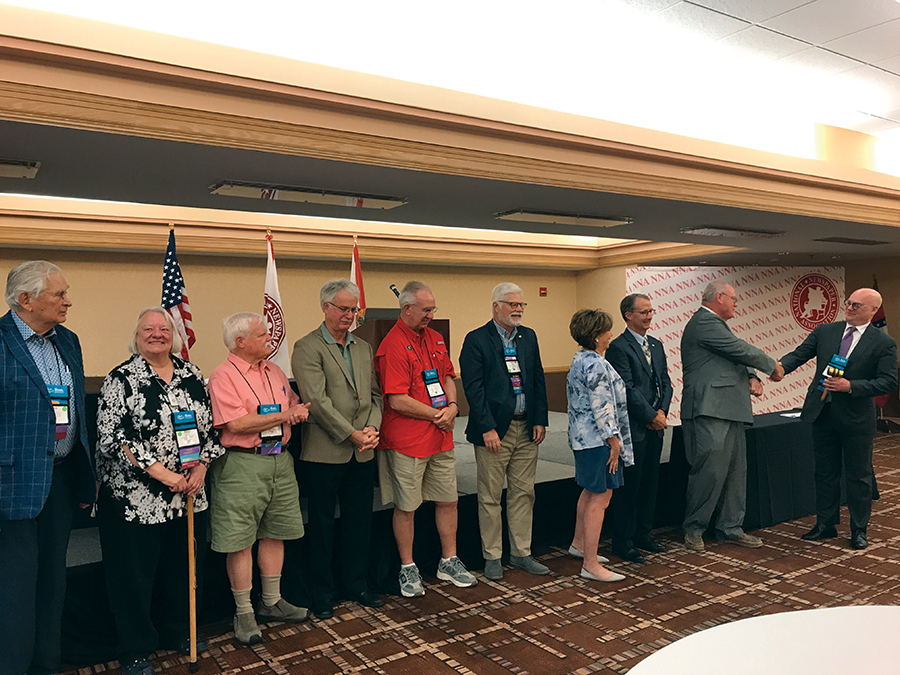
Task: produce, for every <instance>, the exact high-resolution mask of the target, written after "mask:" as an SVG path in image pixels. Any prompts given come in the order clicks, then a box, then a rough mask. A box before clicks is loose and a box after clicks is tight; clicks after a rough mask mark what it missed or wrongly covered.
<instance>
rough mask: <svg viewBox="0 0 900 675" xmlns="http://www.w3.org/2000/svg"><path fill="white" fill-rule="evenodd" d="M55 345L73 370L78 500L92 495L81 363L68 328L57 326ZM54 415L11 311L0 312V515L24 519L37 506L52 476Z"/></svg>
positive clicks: (32, 514)
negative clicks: (79, 473)
mask: <svg viewBox="0 0 900 675" xmlns="http://www.w3.org/2000/svg"><path fill="white" fill-rule="evenodd" d="M56 336H57V337H56V347H57V349H58V350H59V354H60V357H61V358H62V360H63V361H65V363H66V365H67V366H68V367H69V370H70V371H71V372H72V384H73V387H72V388H73V389H74V395H75V410H76V415H77V418H78V439H77V441H76V443H75V446H74V447H73V448H72V452H73V453H80V456H79V457H78V458H77V459H78V460H79V461H80V462H81V464H80V466H81V475H80V480H79V484H78V495H77V496H78V501H79V502H81V503H85V504H90V503H91V502H93V501H94V494H95V490H96V488H95V484H94V478H93V471H92V462H91V453H90V452H89V450H88V449H89V447H90V445H89V443H88V434H87V424H86V423H85V414H84V413H85V402H84V363H83V362H82V360H81V345H80V344H79V342H78V336H76V335H75V333H73V332H72V331H70V330H68V329H66V328H64V327H62V326H57V327H56ZM55 422H56V418H55V416H54V414H53V406H52V405H51V403H50V394H48V393H47V385H46V384H44V380H43V378H41V373H40V371H39V370H38V368H37V366H36V365H35V363H34V359H33V358H32V357H31V352H29V351H28V347H27V346H26V345H25V341H24V340H23V339H22V334H21V333H19V329H18V328H17V327H16V324H15V322H14V321H13V318H12V313H11V312H7V313H6V314H4V315H3V317H0V519H4V520H24V519H27V518H34V517H36V516H37V515H38V513H40V512H41V509H42V508H43V507H44V502H45V501H46V499H47V495H48V494H49V493H50V482H51V480H52V478H53V452H54V447H55V444H56V441H55V430H56V426H55Z"/></svg>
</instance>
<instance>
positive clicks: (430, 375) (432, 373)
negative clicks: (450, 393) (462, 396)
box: [422, 368, 447, 408]
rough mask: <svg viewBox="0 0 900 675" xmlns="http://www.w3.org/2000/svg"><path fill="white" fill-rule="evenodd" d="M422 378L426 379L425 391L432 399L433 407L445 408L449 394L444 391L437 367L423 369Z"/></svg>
mask: <svg viewBox="0 0 900 675" xmlns="http://www.w3.org/2000/svg"><path fill="white" fill-rule="evenodd" d="M422 379H424V380H425V391H427V392H428V397H429V398H430V399H431V407H432V408H443V407H444V406H446V405H447V395H446V394H445V393H444V387H443V386H442V385H441V381H440V379H439V378H438V372H437V369H436V368H429V369H428V370H423V371H422Z"/></svg>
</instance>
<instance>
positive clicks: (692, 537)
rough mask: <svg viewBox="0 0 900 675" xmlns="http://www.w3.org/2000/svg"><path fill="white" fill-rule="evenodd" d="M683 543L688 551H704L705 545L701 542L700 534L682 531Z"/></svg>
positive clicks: (701, 536)
mask: <svg viewBox="0 0 900 675" xmlns="http://www.w3.org/2000/svg"><path fill="white" fill-rule="evenodd" d="M684 545H685V546H686V547H687V549H688V550H689V551H705V550H706V545H705V544H704V543H703V535H702V534H688V533H687V532H685V533H684Z"/></svg>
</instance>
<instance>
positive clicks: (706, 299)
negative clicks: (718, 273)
mask: <svg viewBox="0 0 900 675" xmlns="http://www.w3.org/2000/svg"><path fill="white" fill-rule="evenodd" d="M729 286H731V284H729V283H728V282H727V281H721V280H717V281H710V282H709V283H708V284H707V286H706V288H705V289H703V298H702V301H703V304H709V303H710V302H715V300H716V296H717V295H718V294H719V293H724V292H725V289H726V288H728V287H729Z"/></svg>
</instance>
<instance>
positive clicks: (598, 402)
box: [566, 349, 634, 466]
mask: <svg viewBox="0 0 900 675" xmlns="http://www.w3.org/2000/svg"><path fill="white" fill-rule="evenodd" d="M566 395H567V396H568V398H569V410H568V412H569V446H570V447H571V448H572V450H575V451H577V450H587V449H588V448H599V447H603V446H606V445H608V443H607V442H606V439H607V438H610V437H611V436H618V437H619V441H620V442H621V443H620V445H621V449H620V451H619V457H620V458H621V459H622V462H623V464H624V465H625V466H631V465H632V464H634V450H633V449H632V447H631V426H630V425H629V424H628V401H627V399H626V398H625V382H623V381H622V378H621V377H620V376H619V374H618V373H617V372H616V370H615V368H613V367H612V366H611V365H610V364H609V362H608V361H607V360H606V359H604V358H603V357H602V356H600V355H599V354H598V353H597V352H592V351H587V350H585V349H579V350H578V352H577V353H576V354H575V357H574V358H573V359H572V365H571V366H569V374H568V375H567V376H566Z"/></svg>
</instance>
